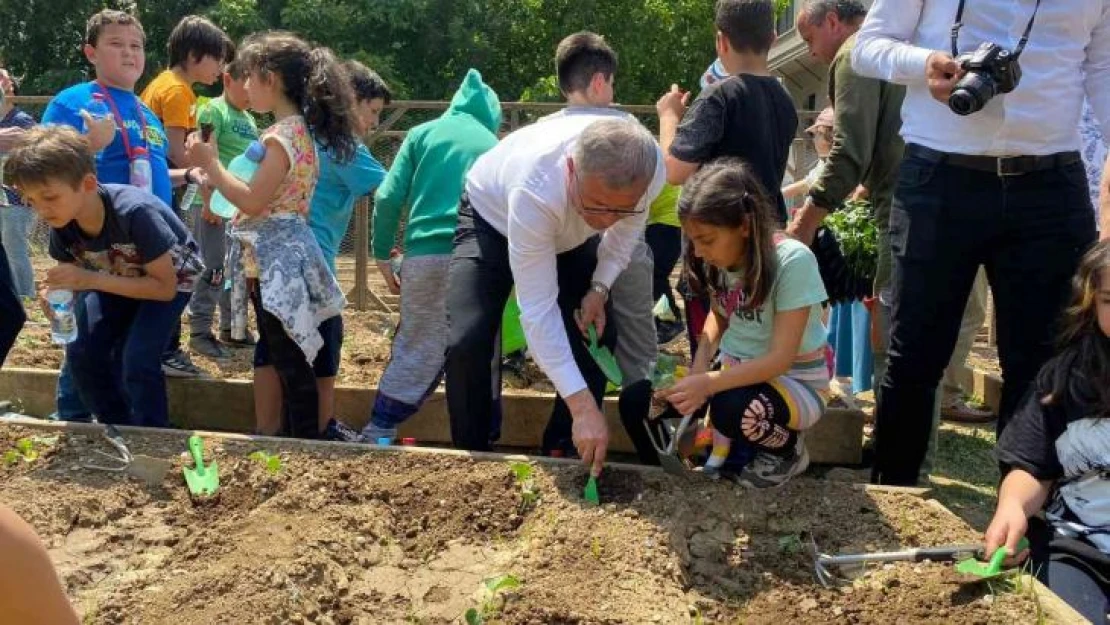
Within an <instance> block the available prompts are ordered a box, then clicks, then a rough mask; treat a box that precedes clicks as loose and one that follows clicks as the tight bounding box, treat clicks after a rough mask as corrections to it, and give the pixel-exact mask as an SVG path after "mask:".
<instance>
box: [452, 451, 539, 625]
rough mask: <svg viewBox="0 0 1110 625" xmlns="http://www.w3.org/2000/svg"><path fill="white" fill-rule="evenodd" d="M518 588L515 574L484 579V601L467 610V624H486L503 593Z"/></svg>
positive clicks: (482, 589)
mask: <svg viewBox="0 0 1110 625" xmlns="http://www.w3.org/2000/svg"><path fill="white" fill-rule="evenodd" d="M516 464H524V463H516ZM517 588H520V579H518V578H517V577H516V576H515V575H497V576H495V577H490V578H488V579H486V580H484V581H483V582H482V586H481V594H482V601H481V603H480V604H479V605H478V607H476V608H470V609H469V610H467V611H466V614H465V615H464V618H465V619H466V625H484V624H485V623H486V622H487V621H488V620H489V619H491V618H493V617H494V616H496V615H497V611H498V609H499V608H498V601H497V600H498V598H499V597H500V595H501V593H503V592H506V591H509V590H515V589H517Z"/></svg>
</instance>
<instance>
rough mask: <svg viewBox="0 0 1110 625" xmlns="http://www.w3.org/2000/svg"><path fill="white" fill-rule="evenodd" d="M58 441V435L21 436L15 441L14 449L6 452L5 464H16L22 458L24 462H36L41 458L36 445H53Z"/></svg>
mask: <svg viewBox="0 0 1110 625" xmlns="http://www.w3.org/2000/svg"><path fill="white" fill-rule="evenodd" d="M57 442H58V437H57V436H28V437H26V438H21V439H19V440H18V441H16V442H15V446H14V447H13V448H12V449H9V450H8V451H6V452H4V456H3V458H4V464H7V465H11V464H16V463H17V462H19V461H20V460H22V461H23V462H34V461H35V460H38V458H39V451H38V449H35V446H36V445H37V446H39V447H52V446H54V444H55V443H57Z"/></svg>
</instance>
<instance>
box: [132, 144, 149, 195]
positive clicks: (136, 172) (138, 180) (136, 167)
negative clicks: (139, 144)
mask: <svg viewBox="0 0 1110 625" xmlns="http://www.w3.org/2000/svg"><path fill="white" fill-rule="evenodd" d="M131 185H132V186H136V187H139V188H140V189H142V190H143V191H146V192H147V193H154V174H153V173H152V172H151V169H150V154H149V153H148V152H147V150H146V148H135V151H134V152H133V153H132V154H131Z"/></svg>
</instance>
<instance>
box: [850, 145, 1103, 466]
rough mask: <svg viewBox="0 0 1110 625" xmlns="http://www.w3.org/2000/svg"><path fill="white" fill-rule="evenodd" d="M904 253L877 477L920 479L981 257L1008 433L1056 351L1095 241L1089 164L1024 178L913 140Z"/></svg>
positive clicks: (896, 215)
mask: <svg viewBox="0 0 1110 625" xmlns="http://www.w3.org/2000/svg"><path fill="white" fill-rule="evenodd" d="M890 238H891V250H892V252H893V256H894V271H893V280H892V297H893V302H892V303H893V306H892V310H891V337H890V351H889V355H888V368H887V372H886V376H885V378H884V379H883V382H882V387H881V389H880V393H879V403H878V411H877V416H876V427H875V438H876V443H875V466H874V468H873V472H872V480H873V481H875V482H876V483H882V484H893V485H913V484H916V483H917V478H918V471H919V469H920V467H921V463H922V461H923V459H924V457H925V450H926V447H927V444H928V438H929V434H930V427H931V414H932V410H933V401H934V395H935V391H936V386H937V383H938V382H939V381H940V378H941V375H942V374H943V372H944V368H945V366H946V365H947V363H948V359H949V358H950V357H951V355H952V349H953V347H954V346H955V344H956V336H957V334H958V333H959V329H960V320H961V318H962V316H963V310H964V305H965V304H966V303H967V298H968V294H969V293H970V291H971V285H972V282H973V281H974V279H975V274H976V272H977V271H978V269H979V266H980V265H982V266H984V267H985V268H986V272H987V279H988V280H989V282H990V286H991V292H992V293H993V295H994V304H995V315H996V323H997V324H998V357H999V361H1000V364H1001V365H1002V376H1003V379H1004V380H1005V383H1004V385H1003V389H1002V401H1001V406H1000V409H999V418H998V430H999V433H1001V431H1002V429H1003V428H1005V427H1006V423H1007V422H1008V421H1009V419H1010V417H1011V416H1012V415H1013V413H1014V409H1015V408H1016V407H1017V404H1018V401H1019V400H1020V399H1021V397H1022V395H1024V394H1025V391H1026V389H1027V388H1028V387H1029V384H1030V382H1031V381H1032V380H1033V378H1034V376H1036V374H1037V371H1038V370H1039V369H1040V367H1041V365H1042V364H1044V362H1045V361H1046V360H1047V359H1048V358H1049V357H1050V356H1051V355H1052V351H1053V347H1052V345H1053V339H1054V335H1055V332H1056V328H1057V325H1056V324H1057V321H1058V317H1059V314H1060V312H1061V311H1062V310H1063V307H1064V305H1065V302H1066V300H1067V297H1068V294H1069V289H1070V280H1071V277H1072V275H1073V274H1074V272H1075V269H1076V266H1077V265H1078V262H1079V258H1080V256H1082V254H1083V253H1084V251H1086V249H1087V248H1088V246H1090V245H1091V244H1092V243H1093V242H1094V241H1095V222H1094V212H1093V210H1092V207H1091V201H1090V196H1089V195H1088V192H1087V179H1086V173H1085V172H1084V169H1083V164H1082V163H1081V162H1080V161H1079V159H1078V155H1076V159H1075V161H1074V162H1072V163H1069V164H1067V165H1060V166H1058V167H1055V168H1052V169H1045V170H1041V171H1035V172H1030V173H1026V174H1022V175H1017V176H999V175H998V174H997V173H994V172H986V171H978V170H973V169H969V168H964V167H957V166H954V165H951V164H950V163H947V162H945V161H944V160H943V156H942V155H939V154H936V153H932V154H926V153H924V152H922V150H920V149H917V148H916V146H914V145H909V146H907V148H906V156H905V158H904V159H903V161H902V165H901V170H900V171H899V176H898V186H897V188H896V190H895V194H894V203H893V206H892V209H891V215H890Z"/></svg>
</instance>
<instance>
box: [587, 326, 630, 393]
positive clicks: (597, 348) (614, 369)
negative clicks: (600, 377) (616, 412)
mask: <svg viewBox="0 0 1110 625" xmlns="http://www.w3.org/2000/svg"><path fill="white" fill-rule="evenodd" d="M587 333H588V334H589V337H590V343H589V345H587V346H586V349H587V350H588V351H589V352H590V356H591V357H592V358H593V359H594V362H596V363H597V366H598V367H600V368H601V372H602V373H604V374H605V377H606V378H608V380H609V381H610V382H612V383H613V385H614V386H617V387H619V386H620V385H621V384H622V383H623V382H624V376H622V375H621V368H620V365H618V364H617V357H616V356H614V355H613V352H612V351H611V350H610V349H609V348H608V347H605V346H603V345H598V344H597V328H595V327H594V326H593V325H592V324H591V325H590V327H589V329H588V330H587Z"/></svg>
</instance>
